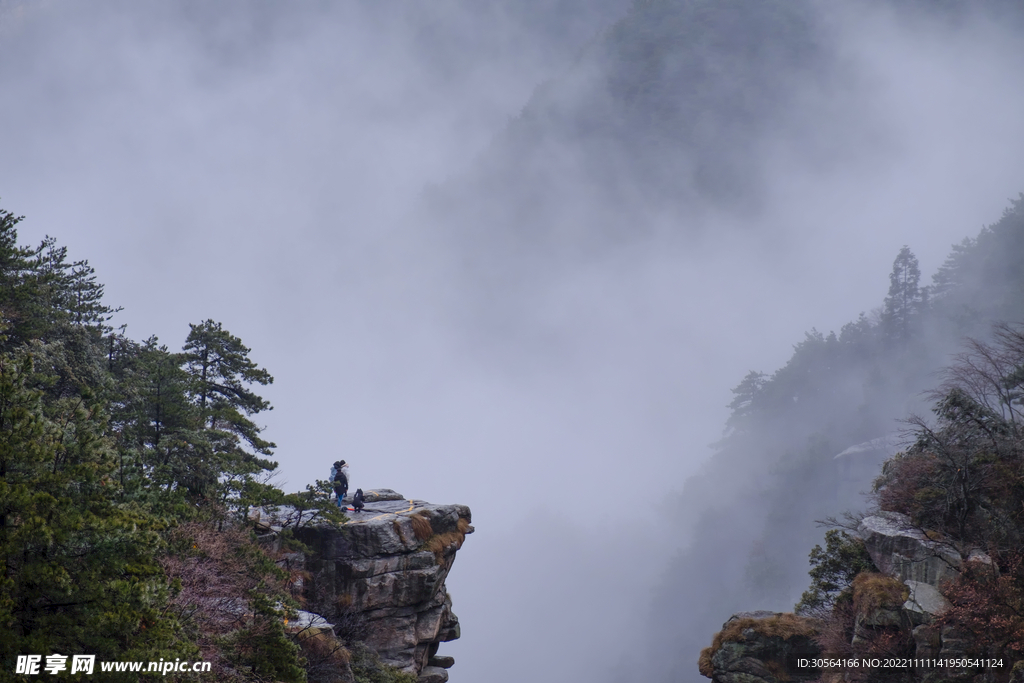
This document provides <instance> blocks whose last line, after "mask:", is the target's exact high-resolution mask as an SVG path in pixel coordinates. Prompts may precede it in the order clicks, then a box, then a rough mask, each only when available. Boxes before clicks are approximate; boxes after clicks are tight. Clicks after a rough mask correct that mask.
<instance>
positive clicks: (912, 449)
mask: <svg viewBox="0 0 1024 683" xmlns="http://www.w3.org/2000/svg"><path fill="white" fill-rule="evenodd" d="M1022 369H1024V328H1022V327H1020V326H1012V325H1007V324H1000V325H997V326H996V327H995V329H994V331H993V333H992V336H991V340H990V341H987V342H981V341H970V342H969V343H968V344H967V346H966V349H965V350H964V351H963V352H962V353H960V354H959V355H958V356H957V357H956V358H955V360H954V363H953V364H952V365H951V366H950V367H949V368H948V369H947V370H946V371H945V373H944V381H943V383H942V384H941V385H940V386H939V387H938V388H937V389H935V390H934V391H933V392H932V393H931V398H932V401H933V409H932V412H933V415H934V417H933V418H932V419H924V418H921V417H915V418H912V419H911V420H909V424H910V426H911V432H910V434H909V435H908V441H907V447H906V448H905V449H904V450H903V451H902V452H900V453H898V454H897V455H895V456H894V457H892V458H891V459H889V460H888V461H887V462H886V463H885V465H884V466H883V468H882V472H881V474H880V475H879V476H878V478H877V479H876V481H875V485H874V491H873V494H872V496H871V503H872V508H871V509H870V510H869V511H868V512H867V513H865V514H860V515H849V516H848V517H847V518H846V519H845V520H836V519H832V520H829V523H830V524H831V525H832V526H833V527H835V528H833V529H832V530H831V531H829V532H828V533H827V534H826V544H825V548H822V547H821V546H818V547H816V548H815V549H814V550H813V551H812V553H811V565H812V569H811V572H810V575H811V580H812V585H811V587H810V589H809V590H808V591H807V592H805V593H804V595H803V598H802V599H801V601H800V603H799V604H797V606H796V615H777V616H776V617H774V618H775V619H776V620H777V621H780V622H781V620H783V619H787V620H789V622H790V623H797V622H796V621H795V620H798V619H806V620H809V621H807V622H806V623H807V624H811V623H813V624H814V626H813V628H812V627H811V626H809V625H808V626H807V628H806V632H805V634H804V635H803V636H802V637H806V638H809V639H810V640H811V641H813V647H816V648H817V649H818V651H819V652H820V656H821V657H822V658H825V659H826V660H827V659H832V660H843V661H850V660H852V661H859V662H861V665H860V666H855V667H850V666H841V667H840V666H837V667H835V668H827V669H823V670H822V671H821V672H820V675H821V677H822V678H823V680H824V679H828V680H835V681H838V680H844V681H851V680H857V681H860V680H863V681H876V680H877V681H882V680H885V681H890V680H891V681H914V680H923V681H945V680H964V681H967V680H970V681H976V682H978V683H996V682H1001V681H1009V680H1020V679H1021V676H1022V674H1024V403H1022V400H1024V370H1022ZM798 615H799V616H798ZM736 619H737V617H734V618H733V619H732V620H730V622H734V620H736ZM730 622H727V623H726V627H725V628H724V629H723V631H722V633H720V634H719V635H718V636H716V637H715V643H714V644H713V646H712V647H711V648H709V649H708V650H707V651H706V652H705V653H703V654H702V657H701V673H703V674H704V675H706V676H708V677H710V678H712V679H713V680H715V681H719V682H725V681H730V682H732V681H739V680H744V681H747V683H749V682H750V681H752V680H753V679H752V678H750V677H749V676H754V677H755V678H757V679H759V680H764V681H784V680H791V679H795V678H796V677H797V676H799V675H800V672H794V671H792V670H790V669H789V668H786V666H785V661H786V660H785V656H784V653H785V652H786V651H787V650H786V648H787V647H788V648H793V647H794V646H795V645H796V644H797V643H800V644H801V645H804V641H797V640H794V638H795V633H796V632H795V631H793V630H791V631H790V632H789V633H788V634H787V635H786V636H785V637H783V638H781V639H780V637H779V635H778V634H775V640H772V639H771V638H769V637H767V636H766V633H767V631H766V629H764V628H760V629H758V628H756V627H755V626H754V625H751V626H750V627H749V628H746V629H738V628H737V627H736V626H735V625H733V626H732V627H730ZM734 623H735V622H734ZM801 623H804V622H801ZM812 630H813V634H811V631H812ZM808 634H809V635H808ZM768 643H771V644H772V645H773V646H772V647H768V646H767V644H768ZM807 647H811V646H810V645H807ZM865 660H876V661H881V662H886V661H889V662H902V664H899V665H897V666H889V667H886V666H874V665H873V666H865V665H864V664H863V662H865ZM737 673H743V674H744V675H746V676H748V677H747V678H737Z"/></svg>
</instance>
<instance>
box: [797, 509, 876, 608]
mask: <svg viewBox="0 0 1024 683" xmlns="http://www.w3.org/2000/svg"><path fill="white" fill-rule="evenodd" d="M810 561H811V570H810V572H809V573H810V575H811V587H810V588H809V589H807V590H806V591H805V592H804V594H803V595H802V596H801V597H800V602H798V603H797V605H796V607H795V611H796V612H797V614H821V613H822V612H825V611H827V610H830V609H832V607H833V606H834V605H835V603H836V602H837V601H847V602H848V601H850V600H852V599H853V580H854V579H855V578H857V575H858V574H860V573H861V572H877V571H878V570H877V569H876V568H875V565H874V563H872V561H871V557H870V556H869V555H868V552H867V550H866V549H865V548H864V544H863V543H862V542H861V541H860V539H858V538H855V537H853V536H851V535H850V534H848V533H846V532H845V531H841V530H839V529H830V530H829V531H827V532H825V547H824V548H822V547H821V546H820V545H816V546H814V549H813V550H811V555H810Z"/></svg>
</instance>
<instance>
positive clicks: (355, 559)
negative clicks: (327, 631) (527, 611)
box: [253, 489, 473, 683]
mask: <svg viewBox="0 0 1024 683" xmlns="http://www.w3.org/2000/svg"><path fill="white" fill-rule="evenodd" d="M365 503H366V507H365V508H364V509H363V511H362V512H354V511H352V510H349V511H347V512H346V514H347V515H348V517H349V521H348V522H347V523H345V524H344V525H342V526H341V528H332V527H330V526H327V525H318V524H316V523H315V522H309V523H303V520H301V519H298V520H297V519H296V517H297V513H296V511H295V510H294V509H290V508H279V509H278V510H276V511H274V512H273V513H270V512H268V511H266V510H257V511H254V513H253V517H254V519H255V520H257V524H258V525H259V526H262V527H263V528H264V529H265V530H267V531H269V532H271V533H272V532H274V531H277V530H280V529H281V528H282V527H285V526H290V527H293V528H294V535H295V537H296V538H297V539H298V540H299V541H301V542H302V543H303V544H305V545H306V546H307V547H309V548H310V550H311V551H312V552H311V553H310V554H309V555H308V556H305V555H302V554H299V553H294V554H293V555H292V556H290V557H289V562H290V563H293V564H294V566H292V567H290V569H292V570H295V569H300V570H301V571H300V572H298V573H299V574H300V575H303V576H304V578H302V579H300V582H301V583H300V586H299V588H300V590H301V592H302V595H303V598H304V599H305V601H306V603H307V607H308V609H309V610H310V611H311V612H313V613H315V614H324V615H331V619H330V620H328V621H333V622H335V623H334V624H331V626H332V628H333V629H334V630H335V631H345V632H346V633H345V635H346V636H349V637H357V638H358V639H359V640H361V641H362V642H364V643H365V644H366V645H367V646H368V647H369V648H370V649H371V650H373V651H375V652H376V653H377V655H379V657H380V660H381V661H382V662H383V663H385V664H387V665H390V666H394V667H397V668H399V669H402V670H403V671H407V672H410V673H415V674H417V675H418V677H419V678H418V680H419V681H420V683H443V682H444V681H446V680H447V679H448V673H447V668H448V667H450V666H452V665H453V664H454V659H452V658H451V657H439V656H437V650H438V647H439V645H440V644H441V643H443V642H447V641H451V640H455V639H457V638H458V637H459V635H460V628H459V620H458V618H457V617H456V616H455V613H454V612H453V611H452V600H451V596H449V595H448V592H447V590H446V588H445V579H446V578H447V576H448V572H449V571H450V570H451V568H452V563H453V562H454V560H455V553H456V552H457V551H458V549H459V548H460V547H461V546H462V543H463V541H464V540H465V537H466V535H467V534H470V533H472V532H473V527H472V525H471V524H470V522H471V514H470V510H469V508H468V507H466V506H465V505H434V504H431V503H427V502H425V501H420V500H410V499H406V498H404V497H403V496H401V495H400V494H397V493H395V492H394V491H390V490H388V489H377V490H375V491H368V492H366V494H365ZM296 522H298V523H296ZM338 635H342V634H340V633H339V634H338ZM339 680H340V679H339Z"/></svg>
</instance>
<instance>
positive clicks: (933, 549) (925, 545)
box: [857, 513, 963, 588]
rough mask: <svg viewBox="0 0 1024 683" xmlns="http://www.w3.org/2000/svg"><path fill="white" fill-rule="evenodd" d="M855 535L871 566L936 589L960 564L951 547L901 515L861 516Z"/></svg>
mask: <svg viewBox="0 0 1024 683" xmlns="http://www.w3.org/2000/svg"><path fill="white" fill-rule="evenodd" d="M857 535H858V536H859V537H860V538H861V540H863V541H864V547H865V548H867V551H868V554H869V555H871V560H872V562H874V563H875V566H876V567H878V569H879V570H880V571H881V572H882V573H884V574H888V575H889V576H895V577H897V578H899V579H900V580H901V581H916V582H918V583H926V584H929V585H931V586H934V587H936V588H938V587H939V586H940V585H941V583H942V582H943V581H947V580H950V579H953V578H955V577H956V575H957V573H958V570H959V568H960V566H961V564H962V563H963V560H962V558H961V557H960V553H958V552H957V551H956V549H954V548H953V547H952V546H950V545H949V544H945V543H940V542H938V541H933V540H931V539H929V538H928V537H927V536H926V535H925V534H924V532H923V531H922V530H920V529H917V528H916V527H914V526H913V525H912V524H911V523H910V519H909V518H907V517H906V516H905V515H901V514H897V513H887V514H886V516H884V517H883V516H880V515H875V516H871V517H865V518H864V519H863V520H861V523H860V526H859V527H858V528H857Z"/></svg>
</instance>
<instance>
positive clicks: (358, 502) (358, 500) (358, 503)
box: [352, 489, 363, 512]
mask: <svg viewBox="0 0 1024 683" xmlns="http://www.w3.org/2000/svg"><path fill="white" fill-rule="evenodd" d="M352 509H353V510H355V511H356V512H362V511H363V490H362V489H356V495H354V496H352Z"/></svg>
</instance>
